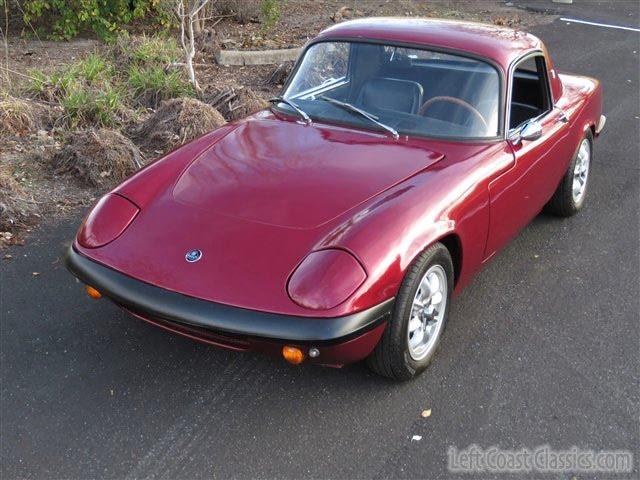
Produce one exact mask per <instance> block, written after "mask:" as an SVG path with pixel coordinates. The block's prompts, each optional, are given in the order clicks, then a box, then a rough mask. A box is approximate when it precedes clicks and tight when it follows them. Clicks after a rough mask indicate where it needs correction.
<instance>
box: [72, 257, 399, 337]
mask: <svg viewBox="0 0 640 480" xmlns="http://www.w3.org/2000/svg"><path fill="white" fill-rule="evenodd" d="M65 264H66V266H67V268H68V269H69V271H71V273H73V274H74V275H75V276H76V277H78V278H79V279H80V280H81V281H83V282H84V283H86V284H87V285H91V286H92V287H94V288H97V289H98V290H99V291H100V293H102V294H103V295H104V296H106V297H108V298H110V299H111V300H113V301H114V302H116V303H118V304H120V305H122V306H124V307H126V308H129V309H131V310H133V311H136V312H141V313H144V314H146V315H149V316H150V317H152V318H153V317H155V318H159V319H164V320H169V321H172V322H177V323H183V324H187V325H193V326H196V327H201V328H207V329H210V330H213V331H220V332H228V333H232V334H236V335H247V336H251V337H262V338H268V339H277V340H283V341H293V342H303V343H306V342H316V343H335V342H337V341H345V340H348V339H349V338H350V337H354V336H357V335H359V334H362V333H364V332H366V331H367V330H369V329H371V328H373V327H375V326H376V325H378V324H380V323H381V322H383V321H384V320H385V319H386V317H387V316H388V315H389V314H390V313H391V311H392V309H393V304H394V300H395V299H394V298H390V299H389V300H387V301H385V302H382V303H380V304H378V305H376V306H374V307H371V308H370V309H368V310H364V311H361V312H357V313H354V314H351V315H346V316H343V317H336V318H310V317H297V316H292V315H278V314H274V313H266V312H260V311H256V310H248V309H244V308H239V307H232V306H228V305H223V304H220V303H214V302H208V301H206V300H202V299H198V298H194V297H188V296H186V295H182V294H180V293H177V292H172V291H170V290H165V289H163V288H160V287H156V286H153V285H150V284H148V283H145V282H142V281H140V280H136V279H134V278H131V277H129V276H127V275H124V274H123V273H120V272H117V271H116V270H113V269H111V268H109V267H106V266H104V265H101V264H99V263H97V262H94V261H93V260H89V259H88V258H87V257H85V256H83V255H81V254H80V253H78V252H77V251H75V250H74V249H73V247H69V249H68V251H67V254H66V257H65Z"/></svg>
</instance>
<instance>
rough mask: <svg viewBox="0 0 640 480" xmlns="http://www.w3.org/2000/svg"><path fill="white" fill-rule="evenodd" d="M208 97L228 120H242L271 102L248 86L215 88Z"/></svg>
mask: <svg viewBox="0 0 640 480" xmlns="http://www.w3.org/2000/svg"><path fill="white" fill-rule="evenodd" d="M206 99H207V101H208V102H209V103H211V104H212V105H213V106H214V107H215V108H216V109H217V110H218V111H219V112H220V113H221V114H222V116H223V117H224V118H226V119H227V120H228V121H233V120H240V119H241V118H245V117H247V116H249V115H251V114H252V113H255V112H257V111H259V110H263V109H265V108H267V107H268V106H269V102H267V101H266V100H265V99H264V98H263V97H261V96H260V95H258V94H257V93H255V92H254V91H253V90H251V89H250V88H247V87H232V88H227V89H223V90H220V89H214V91H213V92H210V93H208V94H207V95H206Z"/></svg>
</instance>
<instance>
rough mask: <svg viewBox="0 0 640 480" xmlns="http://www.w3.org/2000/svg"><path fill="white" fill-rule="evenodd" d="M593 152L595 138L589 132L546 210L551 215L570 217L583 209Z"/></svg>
mask: <svg viewBox="0 0 640 480" xmlns="http://www.w3.org/2000/svg"><path fill="white" fill-rule="evenodd" d="M592 151H593V136H592V135H591V131H588V132H587V134H586V135H585V136H584V138H583V139H582V141H581V142H580V145H579V146H578V150H577V152H576V153H575V155H574V157H573V160H572V161H571V164H570V165H569V168H568V169H567V172H566V173H565V174H564V177H562V181H561V182H560V185H558V189H557V190H556V191H555V193H554V194H553V197H552V198H551V200H549V203H548V204H547V208H546V210H547V211H548V212H549V213H552V214H554V215H558V216H560V217H570V216H572V215H575V214H576V213H578V212H579V211H580V210H581V209H582V206H583V205H584V201H585V198H586V195H587V187H588V184H589V173H590V172H591V161H592V158H593V155H592Z"/></svg>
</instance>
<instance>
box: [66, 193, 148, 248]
mask: <svg viewBox="0 0 640 480" xmlns="http://www.w3.org/2000/svg"><path fill="white" fill-rule="evenodd" d="M139 211H140V209H139V208H138V207H137V206H136V205H135V204H134V203H132V202H130V201H129V200H127V199H126V198H124V197H121V196H120V195H115V194H113V193H109V194H107V195H105V196H104V197H102V198H101V199H100V200H99V201H98V203H97V204H96V206H95V207H93V210H91V212H89V215H87V218H85V220H84V222H82V226H81V227H80V230H79V231H78V243H79V244H80V245H81V246H83V247H85V248H98V247H103V246H104V245H106V244H107V243H110V242H113V241H114V240H115V239H116V238H118V237H119V236H120V235H122V232H124V231H125V230H126V229H127V227H128V226H129V225H130V224H131V222H132V221H133V219H134V218H136V215H137V214H138V212H139Z"/></svg>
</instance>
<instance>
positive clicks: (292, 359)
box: [282, 345, 304, 365]
mask: <svg viewBox="0 0 640 480" xmlns="http://www.w3.org/2000/svg"><path fill="white" fill-rule="evenodd" d="M282 356H283V357H284V359H285V360H286V361H287V362H289V363H292V364H294V365H298V364H300V363H302V362H303V361H304V353H302V350H300V349H299V348H297V347H290V346H288V345H285V346H284V347H282Z"/></svg>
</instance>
